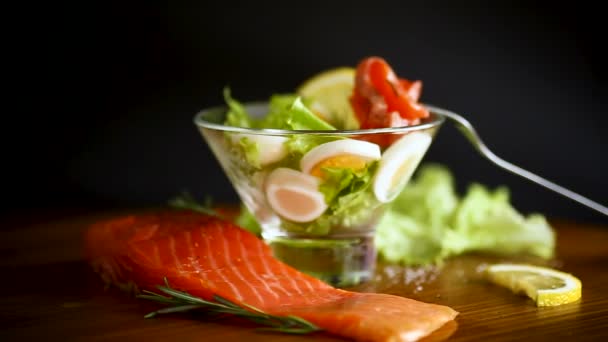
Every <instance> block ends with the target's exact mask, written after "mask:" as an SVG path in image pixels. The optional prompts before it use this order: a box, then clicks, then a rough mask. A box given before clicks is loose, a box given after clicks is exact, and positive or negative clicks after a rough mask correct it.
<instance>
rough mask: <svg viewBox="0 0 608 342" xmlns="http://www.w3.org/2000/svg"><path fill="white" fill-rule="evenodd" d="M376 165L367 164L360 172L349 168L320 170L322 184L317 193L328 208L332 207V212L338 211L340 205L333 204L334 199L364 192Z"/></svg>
mask: <svg viewBox="0 0 608 342" xmlns="http://www.w3.org/2000/svg"><path fill="white" fill-rule="evenodd" d="M376 165H377V163H376V162H373V163H369V164H368V165H366V167H365V168H363V169H361V170H353V169H351V168H334V167H325V168H322V169H321V171H322V172H323V176H324V178H323V182H322V183H321V185H319V191H320V192H321V193H322V194H323V196H324V197H325V203H327V204H328V205H329V206H330V207H332V205H333V206H334V208H333V209H334V210H338V209H340V207H341V206H343V205H341V204H340V203H337V207H336V204H334V203H333V202H334V199H335V198H337V197H339V196H346V195H350V194H354V193H357V192H359V191H361V190H365V189H366V188H368V187H369V184H370V182H371V179H372V174H373V170H375V168H376Z"/></svg>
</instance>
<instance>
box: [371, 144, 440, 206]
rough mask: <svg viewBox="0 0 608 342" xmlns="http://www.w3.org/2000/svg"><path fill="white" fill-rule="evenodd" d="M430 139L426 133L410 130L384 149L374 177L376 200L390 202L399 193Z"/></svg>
mask: <svg viewBox="0 0 608 342" xmlns="http://www.w3.org/2000/svg"><path fill="white" fill-rule="evenodd" d="M432 140H433V139H432V137H431V136H430V135H429V134H428V133H424V132H412V133H409V134H406V135H405V136H403V137H402V138H400V139H399V140H397V141H396V142H395V143H393V144H392V145H391V146H390V147H389V148H387V149H386V151H384V153H383V154H382V159H380V163H379V166H378V171H377V173H376V175H375V177H374V194H375V195H376V198H377V199H378V201H380V202H383V203H386V202H390V201H392V200H393V199H395V197H397V195H399V193H400V192H401V190H403V188H404V187H405V185H406V184H407V183H408V182H409V180H410V178H411V177H412V174H413V173H414V171H415V170H416V168H417V167H418V164H420V161H421V160H422V158H423V157H424V154H425V153H426V151H427V149H428V148H429V146H430V145H431V141H432ZM404 168H405V169H404ZM395 178H397V179H395Z"/></svg>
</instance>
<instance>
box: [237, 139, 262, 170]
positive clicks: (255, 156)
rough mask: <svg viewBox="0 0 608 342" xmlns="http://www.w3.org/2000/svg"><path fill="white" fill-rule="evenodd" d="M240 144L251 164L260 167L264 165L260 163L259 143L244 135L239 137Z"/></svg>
mask: <svg viewBox="0 0 608 342" xmlns="http://www.w3.org/2000/svg"><path fill="white" fill-rule="evenodd" d="M239 145H240V146H241V149H242V150H243V154H244V155H245V159H246V160H247V162H248V163H249V165H251V166H253V167H254V168H256V169H260V168H261V167H262V166H261V164H260V148H259V146H258V144H257V143H256V142H255V141H252V140H251V139H249V138H247V137H242V138H240V139H239Z"/></svg>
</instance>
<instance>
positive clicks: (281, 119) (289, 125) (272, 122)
mask: <svg viewBox="0 0 608 342" xmlns="http://www.w3.org/2000/svg"><path fill="white" fill-rule="evenodd" d="M268 107H269V108H268V109H269V112H268V115H266V116H265V117H264V119H263V120H262V121H261V122H260V124H259V127H260V128H275V129H290V130H335V129H336V128H335V127H333V126H332V125H330V124H328V123H327V122H325V121H323V120H322V119H320V118H319V117H318V116H316V115H315V114H314V113H313V112H312V111H311V110H310V109H308V108H307V107H306V106H305V105H304V103H303V102H302V99H301V98H300V97H299V96H296V95H292V94H281V95H273V96H272V97H271V98H270V102H269V105H268Z"/></svg>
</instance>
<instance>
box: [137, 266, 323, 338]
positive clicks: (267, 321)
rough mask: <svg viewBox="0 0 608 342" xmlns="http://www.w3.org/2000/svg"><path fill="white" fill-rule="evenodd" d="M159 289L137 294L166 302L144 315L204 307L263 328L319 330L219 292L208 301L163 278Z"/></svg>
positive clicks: (187, 310) (296, 332)
mask: <svg viewBox="0 0 608 342" xmlns="http://www.w3.org/2000/svg"><path fill="white" fill-rule="evenodd" d="M156 288H157V289H158V290H159V291H160V292H161V293H162V294H159V293H156V292H152V291H143V292H144V294H141V295H138V296H137V298H141V299H148V300H152V301H155V302H158V303H162V304H166V305H168V307H165V308H162V309H159V310H156V311H153V312H150V313H149V314H147V315H145V316H144V317H145V318H152V317H155V316H157V315H162V314H170V313H178V312H193V311H194V312H196V311H205V312H208V313H215V314H228V315H233V316H236V317H240V318H244V319H247V320H249V321H252V322H254V323H256V324H260V325H265V326H267V327H265V328H258V330H263V331H271V332H280V333H288V334H308V333H312V332H317V331H321V329H320V328H319V327H317V326H316V325H314V324H312V323H310V322H308V321H306V320H304V319H302V318H300V317H296V316H291V315H290V316H275V315H271V314H268V313H265V312H264V311H262V310H260V309H258V308H256V307H253V306H251V305H247V304H242V305H238V304H236V303H234V302H231V301H229V300H228V299H226V298H222V297H220V296H217V295H216V296H213V301H207V300H204V299H202V298H199V297H195V296H193V295H191V294H189V293H187V292H182V291H178V290H175V289H172V288H171V286H169V282H168V281H167V279H166V278H165V286H161V285H159V286H156Z"/></svg>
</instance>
